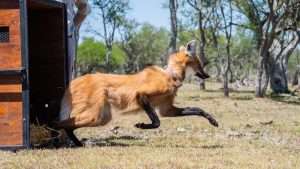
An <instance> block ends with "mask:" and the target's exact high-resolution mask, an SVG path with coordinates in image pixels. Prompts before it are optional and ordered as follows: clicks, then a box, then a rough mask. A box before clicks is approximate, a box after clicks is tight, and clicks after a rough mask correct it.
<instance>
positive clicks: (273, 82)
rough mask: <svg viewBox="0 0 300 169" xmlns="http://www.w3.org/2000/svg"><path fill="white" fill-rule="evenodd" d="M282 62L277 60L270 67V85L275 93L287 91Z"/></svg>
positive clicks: (285, 75) (286, 80)
mask: <svg viewBox="0 0 300 169" xmlns="http://www.w3.org/2000/svg"><path fill="white" fill-rule="evenodd" d="M283 64H284V63H282V60H279V61H278V62H276V63H275V64H274V65H272V67H271V69H270V87H271V89H272V90H273V91H274V92H277V93H285V92H287V91H288V79H287V74H286V69H285V66H284V65H283ZM286 66H287V65H286Z"/></svg>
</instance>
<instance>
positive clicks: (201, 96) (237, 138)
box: [0, 83, 300, 169]
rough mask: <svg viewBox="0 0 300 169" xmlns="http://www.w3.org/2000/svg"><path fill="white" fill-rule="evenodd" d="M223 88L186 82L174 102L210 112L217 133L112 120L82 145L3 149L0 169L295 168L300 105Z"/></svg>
mask: <svg viewBox="0 0 300 169" xmlns="http://www.w3.org/2000/svg"><path fill="white" fill-rule="evenodd" d="M220 86H221V84H217V83H207V89H208V90H207V91H205V92H204V91H200V90H199V89H198V85H197V84H184V86H183V87H182V88H181V89H180V91H179V92H178V98H177V100H176V105H178V106H180V107H185V106H190V107H192V106H199V107H200V108H202V109H204V110H206V111H207V112H210V113H212V114H214V116H215V117H216V119H217V120H218V122H219V125H220V126H219V128H215V127H213V126H211V125H210V124H209V123H208V121H207V120H206V119H204V118H201V117H196V116H190V117H176V118H161V126H160V127H159V128H158V129H155V130H141V129H137V128H135V127H134V124H136V123H139V122H149V119H148V118H147V116H146V115H145V113H139V114H133V115H128V116H120V115H116V114H114V115H113V118H114V119H113V121H112V122H111V123H110V124H109V125H107V126H104V127H99V128H84V129H78V130H77V131H76V135H77V136H78V137H79V138H80V139H81V141H82V142H84V143H85V145H86V146H85V147H83V148H73V147H70V146H63V147H61V148H58V149H55V148H52V147H51V146H48V147H47V146H46V148H34V149H32V150H29V151H28V150H27V151H18V152H9V151H0V168H43V169H44V168H45V169H46V168H80V169H81V168H149V169H150V168H151V169H152V168H170V169H173V168H289V169H290V168H300V100H299V98H290V97H287V98H286V97H268V98H264V99H257V98H254V93H253V91H251V90H248V89H247V88H245V89H243V90H241V91H240V92H234V93H230V98H224V97H223V94H222V93H221V92H220V91H219V90H218V89H219V88H220Z"/></svg>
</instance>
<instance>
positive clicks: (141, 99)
mask: <svg viewBox="0 0 300 169" xmlns="http://www.w3.org/2000/svg"><path fill="white" fill-rule="evenodd" d="M137 101H138V103H139V104H140V105H141V107H142V108H143V109H144V110H145V112H146V113H147V115H148V116H149V118H150V119H151V122H152V123H151V124H144V123H138V124H136V125H135V127H137V128H141V129H153V128H158V127H159V126H160V121H159V118H158V116H157V114H156V112H155V111H154V109H153V108H152V106H151V104H150V101H149V99H148V98H147V97H146V96H144V97H143V96H140V95H138V97H137Z"/></svg>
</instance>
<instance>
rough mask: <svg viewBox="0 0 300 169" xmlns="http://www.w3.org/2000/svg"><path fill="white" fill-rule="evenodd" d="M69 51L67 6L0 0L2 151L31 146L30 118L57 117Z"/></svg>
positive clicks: (34, 0)
mask: <svg viewBox="0 0 300 169" xmlns="http://www.w3.org/2000/svg"><path fill="white" fill-rule="evenodd" d="M67 55H68V53H67V16H66V8H65V4H63V3H59V2H56V1H52V0H0V149H24V148H29V147H30V138H29V136H30V129H29V124H30V122H31V123H34V122H36V121H37V120H38V121H39V123H41V124H49V123H51V122H53V121H54V120H56V119H57V118H58V115H59V106H60V100H61V98H62V96H63V93H64V91H65V89H66V87H67V85H68V83H69V81H68V77H69V76H68V71H67V70H68V67H67V66H68V57H67Z"/></svg>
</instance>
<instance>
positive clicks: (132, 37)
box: [120, 20, 170, 73]
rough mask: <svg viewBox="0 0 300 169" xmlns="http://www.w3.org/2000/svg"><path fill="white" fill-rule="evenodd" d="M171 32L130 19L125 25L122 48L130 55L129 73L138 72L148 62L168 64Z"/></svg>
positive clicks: (161, 64)
mask: <svg viewBox="0 0 300 169" xmlns="http://www.w3.org/2000/svg"><path fill="white" fill-rule="evenodd" d="M169 39H170V33H169V32H168V31H167V30H165V29H163V28H156V27H154V26H152V25H150V24H148V23H143V24H138V23H137V22H136V21H134V20H129V21H127V22H126V24H125V26H124V31H123V33H122V42H121V43H120V48H121V49H122V50H123V51H125V53H126V54H127V56H128V61H127V63H128V65H127V67H126V72H127V73H133V72H138V71H140V70H141V69H143V68H144V67H146V66H147V65H148V64H156V65H160V66H163V65H164V64H166V58H167V57H166V52H165V51H166V49H167V48H168V43H167V42H168V41H169Z"/></svg>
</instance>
